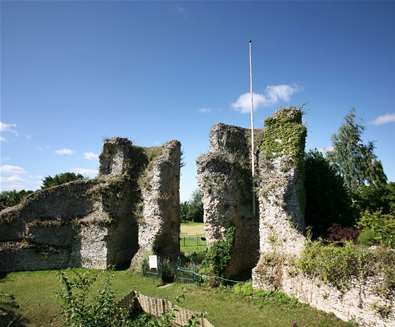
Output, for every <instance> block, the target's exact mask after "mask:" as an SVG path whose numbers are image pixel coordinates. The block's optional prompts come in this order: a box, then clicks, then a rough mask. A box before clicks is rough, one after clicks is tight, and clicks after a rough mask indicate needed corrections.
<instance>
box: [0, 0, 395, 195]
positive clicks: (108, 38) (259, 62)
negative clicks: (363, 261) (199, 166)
mask: <svg viewBox="0 0 395 327" xmlns="http://www.w3.org/2000/svg"><path fill="white" fill-rule="evenodd" d="M0 5H1V116H0V122H1V123H0V146H1V149H0V153H1V163H0V165H1V166H0V176H1V190H11V189H17V190H19V189H23V188H25V189H36V188H38V187H40V184H41V180H42V178H44V177H45V176H49V175H54V174H57V173H60V172H65V171H74V172H79V173H82V174H84V175H86V176H89V177H93V176H95V174H96V173H97V169H98V160H97V159H98V154H99V153H100V152H101V147H102V143H103V140H104V138H106V137H112V136H122V137H128V138H130V139H131V140H132V141H133V142H134V143H135V144H137V145H141V146H154V145H155V146H156V145H160V144H162V143H164V142H166V141H168V140H171V139H178V140H179V141H181V143H182V148H183V161H184V163H185V166H184V167H183V168H182V171H181V199H182V200H187V199H188V198H189V197H190V195H191V193H192V192H193V191H194V190H195V189H197V182H196V164H195V162H196V158H197V157H198V156H199V155H201V154H203V153H205V152H207V150H208V142H209V132H210V128H211V127H212V126H213V125H214V124H215V123H217V122H224V123H228V124H233V125H238V126H243V127H248V126H249V115H248V110H247V107H246V100H248V99H247V98H246V95H245V93H246V92H247V91H248V87H249V82H248V41H249V40H250V39H251V40H252V41H253V70H254V92H255V93H256V94H255V99H256V105H257V108H256V112H255V114H254V119H255V126H256V127H258V128H259V127H263V123H264V119H265V118H266V117H268V116H270V115H271V114H272V113H273V112H274V111H276V110H277V109H278V108H279V107H281V106H288V105H295V106H301V105H304V111H305V116H304V121H305V124H306V125H307V128H308V136H307V145H306V148H307V149H312V148H318V149H322V150H323V151H325V150H327V149H330V146H331V135H332V134H333V133H335V132H336V131H337V129H338V128H339V126H340V125H341V123H342V120H343V118H344V116H345V115H346V114H347V112H348V111H350V110H351V109H352V108H356V112H357V117H358V120H359V121H360V122H361V123H363V124H365V125H366V131H365V133H364V140H365V141H368V140H369V141H374V142H375V145H376V154H377V156H378V158H379V159H380V160H381V161H382V163H383V165H384V170H385V173H386V174H387V176H388V179H389V180H392V181H394V180H395V150H394V149H395V147H394V139H395V104H394V95H395V41H394V40H395V2H374V3H373V2H371V3H370V2H343V3H342V2H334V3H329V2H319V1H314V2H300V1H295V2H276V3H271V2H129V1H123V2H113V1H101V2H93V1H63V2H60V1H53V2H48V1H40V2H36V1H24V2H22V1H18V2H17V1H2V2H1V4H0Z"/></svg>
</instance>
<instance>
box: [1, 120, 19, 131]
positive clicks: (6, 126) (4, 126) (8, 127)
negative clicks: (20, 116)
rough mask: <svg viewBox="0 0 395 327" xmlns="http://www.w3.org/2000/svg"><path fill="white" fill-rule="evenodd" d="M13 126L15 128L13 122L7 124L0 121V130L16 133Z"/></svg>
mask: <svg viewBox="0 0 395 327" xmlns="http://www.w3.org/2000/svg"><path fill="white" fill-rule="evenodd" d="M15 128H16V125H15V124H7V123H3V122H1V121H0V132H11V133H14V134H17V131H16V130H15Z"/></svg>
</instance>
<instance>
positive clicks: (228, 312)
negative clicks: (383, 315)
mask: <svg viewBox="0 0 395 327" xmlns="http://www.w3.org/2000/svg"><path fill="white" fill-rule="evenodd" d="M69 271H76V272H79V273H83V272H86V271H87V270H85V269H72V270H69ZM108 274H113V275H114V279H113V280H112V289H113V291H114V294H115V297H116V300H120V299H122V298H124V297H125V296H126V295H127V294H129V293H130V292H131V291H132V290H138V291H139V292H141V293H143V294H145V295H148V296H153V297H157V298H166V299H168V300H170V301H171V302H173V303H177V301H176V299H177V297H179V296H180V294H186V295H187V296H186V297H185V300H184V302H183V303H182V306H183V307H184V308H188V309H190V310H194V311H199V312H207V319H208V320H209V321H210V322H212V323H213V324H214V326H221V327H234V326H245V322H246V321H248V327H261V326H262V322H265V323H264V324H265V326H270V327H284V326H292V323H293V322H294V321H296V322H297V323H298V326H320V327H345V326H351V325H352V324H350V323H345V322H343V321H341V320H339V319H337V318H336V317H335V316H333V315H329V314H326V313H323V312H321V311H318V310H315V309H313V308H311V307H309V306H304V305H299V306H297V307H294V306H292V305H290V304H287V303H280V302H278V301H276V302H275V301H274V300H271V299H267V300H261V301H257V302H255V301H251V299H250V297H244V296H239V295H236V294H234V292H233V291H232V289H230V288H229V287H226V288H225V287H220V288H216V289H212V288H205V287H198V286H196V285H195V284H185V283H174V284H171V286H169V287H165V288H163V287H158V280H157V279H154V278H146V277H143V276H141V275H139V274H132V273H130V272H129V271H114V272H106V271H105V272H102V273H101V274H99V276H98V278H97V280H96V282H95V283H94V284H93V285H92V288H91V292H90V293H89V295H88V298H89V299H92V298H94V296H95V294H97V293H98V292H100V289H101V285H103V282H104V279H105V278H106V276H107V275H108ZM0 283H1V285H0V288H1V289H2V291H4V292H6V293H12V294H14V295H15V298H16V299H17V301H18V304H19V305H20V308H19V309H18V312H20V313H21V314H23V315H24V316H25V317H26V319H27V320H29V324H31V325H32V326H33V325H34V326H43V327H44V326H52V327H60V326H62V325H63V317H62V315H61V308H60V306H59V298H57V296H56V294H57V292H58V290H59V279H58V278H57V272H56V271H35V272H18V273H10V274H9V275H7V277H5V278H4V279H2V280H0ZM38 285H39V287H38Z"/></svg>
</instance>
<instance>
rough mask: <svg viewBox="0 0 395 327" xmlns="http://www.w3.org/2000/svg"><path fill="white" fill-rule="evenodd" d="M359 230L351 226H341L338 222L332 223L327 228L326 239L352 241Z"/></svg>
mask: <svg viewBox="0 0 395 327" xmlns="http://www.w3.org/2000/svg"><path fill="white" fill-rule="evenodd" d="M359 233H360V230H359V229H357V228H352V227H343V226H341V225H338V224H333V225H332V226H331V227H329V228H328V237H327V239H328V241H331V242H343V241H354V240H356V239H357V237H358V235H359Z"/></svg>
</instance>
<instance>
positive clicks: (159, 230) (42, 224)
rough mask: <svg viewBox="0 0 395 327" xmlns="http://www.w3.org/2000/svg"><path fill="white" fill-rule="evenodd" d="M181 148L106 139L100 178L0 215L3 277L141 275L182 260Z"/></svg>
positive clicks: (38, 196)
mask: <svg viewBox="0 0 395 327" xmlns="http://www.w3.org/2000/svg"><path fill="white" fill-rule="evenodd" d="M180 147H181V146H180V143H179V142H178V141H170V142H168V143H166V144H164V145H163V146H160V147H152V148H143V147H138V146H135V145H133V144H132V142H131V141H129V140H128V139H125V138H111V139H107V140H105V142H104V145H103V152H102V154H101V155H100V169H99V176H98V177H97V178H95V179H92V180H77V181H73V182H69V183H66V184H63V185H59V186H55V187H51V188H48V189H44V190H40V191H37V192H35V193H33V194H32V195H30V196H28V197H27V198H26V199H25V200H24V201H22V203H20V204H19V205H17V206H14V207H11V208H6V209H4V210H3V211H1V212H0V271H3V272H8V271H19V270H40V269H59V268H67V267H85V268H98V269H106V268H109V267H115V268H125V267H129V266H130V265H131V262H132V268H139V267H140V266H141V265H140V263H141V260H142V258H143V256H144V255H146V254H149V253H156V254H158V255H161V256H164V257H169V258H175V257H177V256H178V254H179V224H180V222H179V183H180V158H181V149H180Z"/></svg>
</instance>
